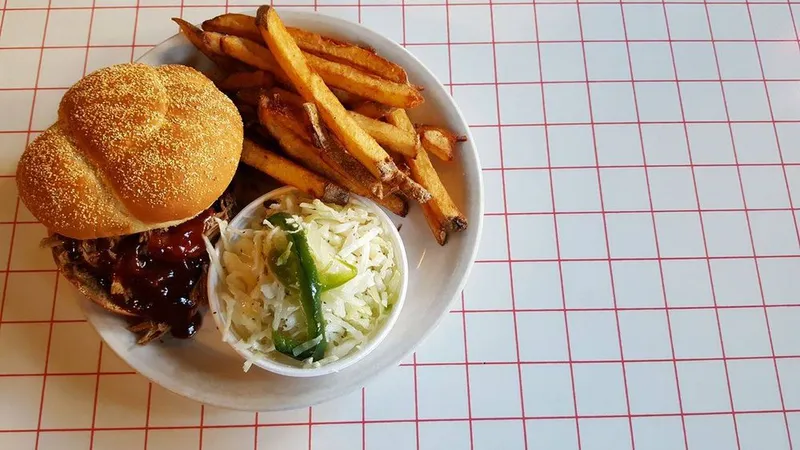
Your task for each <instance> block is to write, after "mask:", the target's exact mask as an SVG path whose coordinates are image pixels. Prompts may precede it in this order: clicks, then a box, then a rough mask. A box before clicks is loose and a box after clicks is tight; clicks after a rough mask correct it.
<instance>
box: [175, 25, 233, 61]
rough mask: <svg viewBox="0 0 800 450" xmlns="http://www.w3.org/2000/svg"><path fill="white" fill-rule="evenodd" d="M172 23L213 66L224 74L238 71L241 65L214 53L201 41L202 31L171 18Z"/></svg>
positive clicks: (219, 53) (218, 53)
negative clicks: (176, 25)
mask: <svg viewBox="0 0 800 450" xmlns="http://www.w3.org/2000/svg"><path fill="white" fill-rule="evenodd" d="M172 21H173V22H175V23H176V24H178V28H180V31H181V33H182V34H183V35H184V36H186V39H188V40H189V42H191V43H192V45H194V46H195V48H197V50H199V51H200V52H201V53H202V54H204V55H206V57H207V58H208V59H210V60H211V61H212V62H213V63H214V64H216V65H217V67H219V68H220V69H222V70H223V71H225V72H236V71H238V70H240V67H241V64H239V62H238V61H236V60H235V59H233V58H230V57H227V56H225V55H224V54H222V53H221V52H215V51H214V49H212V48H210V47H209V46H208V45H207V44H206V43H205V42H204V40H203V30H201V29H199V28H197V27H196V26H194V25H192V24H191V23H189V22H187V21H185V20H183V19H180V18H178V17H173V18H172Z"/></svg>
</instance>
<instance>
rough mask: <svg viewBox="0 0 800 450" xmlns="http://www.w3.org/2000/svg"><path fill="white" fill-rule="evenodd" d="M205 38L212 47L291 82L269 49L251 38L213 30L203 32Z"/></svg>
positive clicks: (286, 81) (283, 81) (277, 77)
mask: <svg viewBox="0 0 800 450" xmlns="http://www.w3.org/2000/svg"><path fill="white" fill-rule="evenodd" d="M203 40H204V41H205V42H206V44H207V45H208V46H209V47H210V48H212V49H215V50H216V49H218V51H219V52H222V54H224V55H227V56H229V57H231V58H234V59H237V60H239V61H241V62H243V63H245V64H247V65H249V66H252V67H255V68H257V69H261V70H266V71H268V72H271V73H272V74H273V75H274V77H275V79H276V80H277V81H279V82H281V83H284V84H290V83H291V82H290V81H289V79H288V78H287V77H286V74H285V73H283V70H281V68H280V66H279V65H278V62H277V61H275V58H274V57H273V56H272V53H270V51H269V49H267V48H266V47H264V46H263V45H261V44H258V43H256V42H253V41H251V40H249V39H244V38H240V37H237V36H228V35H225V34H220V33H215V32H212V31H205V32H203Z"/></svg>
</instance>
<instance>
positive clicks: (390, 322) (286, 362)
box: [207, 186, 408, 377]
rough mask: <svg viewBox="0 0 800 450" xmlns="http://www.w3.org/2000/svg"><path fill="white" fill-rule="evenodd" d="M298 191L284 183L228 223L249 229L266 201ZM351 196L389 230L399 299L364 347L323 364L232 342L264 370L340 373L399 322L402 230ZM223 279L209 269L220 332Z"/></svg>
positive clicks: (404, 263) (404, 272)
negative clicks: (305, 364)
mask: <svg viewBox="0 0 800 450" xmlns="http://www.w3.org/2000/svg"><path fill="white" fill-rule="evenodd" d="M296 191H297V190H296V189H295V188H293V187H291V186H284V187H281V188H278V189H275V190H273V191H270V192H268V193H266V194H264V195H262V196H261V197H259V198H257V199H256V200H254V201H253V202H252V203H250V204H249V205H247V206H246V207H245V208H244V209H242V210H241V211H240V212H239V214H237V215H236V217H234V218H233V219H231V221H230V223H229V225H228V226H229V227H231V228H233V229H243V228H247V227H248V226H249V224H250V223H251V222H252V221H253V219H255V218H256V217H258V216H260V215H261V214H262V213H263V211H264V202H266V201H268V200H271V199H274V198H278V197H281V196H283V195H285V194H288V193H291V192H296ZM351 198H352V201H356V202H360V203H361V204H363V205H365V206H366V207H368V208H369V209H371V210H372V212H373V213H375V215H376V216H377V217H378V219H379V221H380V222H381V224H382V225H383V226H384V228H385V229H386V231H387V232H388V236H389V240H391V242H392V244H393V245H394V254H395V257H396V258H397V266H398V268H399V270H400V275H401V283H400V292H399V293H398V295H397V300H396V301H395V303H394V305H393V306H392V310H391V312H390V313H389V315H388V316H387V317H386V318H385V319H384V321H383V323H382V324H381V325H380V327H379V328H377V329H375V330H373V331H372V333H371V335H370V337H369V338H368V341H367V343H366V344H365V345H363V346H362V347H361V348H358V349H355V350H353V351H351V352H350V353H349V354H348V355H347V356H345V357H343V358H341V359H339V360H337V361H334V362H331V363H328V364H326V365H323V366H320V367H311V368H305V367H303V366H302V363H301V362H300V361H295V360H293V359H292V358H289V357H288V356H283V355H280V356H279V357H275V358H272V357H270V356H266V355H262V354H255V353H254V352H252V351H251V350H249V349H246V348H242V347H239V346H235V345H233V344H231V343H229V344H230V346H231V348H233V349H234V350H235V351H236V352H237V353H238V354H239V355H241V356H242V357H243V358H245V360H252V361H253V365H255V366H258V367H260V368H262V369H264V370H267V371H270V372H273V373H276V374H279V375H285V376H289V377H314V376H320V375H327V374H330V373H335V372H339V371H341V370H344V369H345V368H347V367H350V366H352V365H353V364H356V363H357V362H358V361H360V360H361V359H362V358H364V357H365V356H367V355H368V354H369V353H370V352H372V351H373V350H374V349H375V348H377V347H378V346H379V345H380V344H381V342H382V341H383V340H384V338H385V337H386V336H387V335H388V334H389V332H390V331H391V329H392V327H393V326H394V324H395V322H396V321H397V318H398V316H399V315H400V311H401V310H402V308H403V303H405V298H406V291H407V288H408V260H407V257H406V251H405V247H404V246H403V241H402V238H401V237H400V233H398V231H397V228H396V227H395V226H394V224H393V223H392V221H391V219H390V218H389V216H387V215H386V213H385V212H384V211H383V209H381V208H380V207H379V206H378V205H377V204H376V203H375V202H373V201H371V200H369V199H365V198H362V197H358V196H352V195H351ZM220 247H221V244H220V243H219V242H218V243H217V246H216V250H217V254H219V252H220ZM222 282H223V280H222V279H221V278H220V274H219V272H218V271H217V270H211V271H209V275H208V283H207V286H208V302H209V307H210V309H211V311H212V316H213V317H214V322H215V324H216V326H217V329H218V330H220V331H221V330H222V329H223V327H224V323H225V321H226V317H225V308H223V307H221V302H220V298H219V288H220V283H222Z"/></svg>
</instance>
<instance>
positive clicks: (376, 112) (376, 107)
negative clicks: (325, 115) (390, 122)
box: [351, 100, 392, 120]
mask: <svg viewBox="0 0 800 450" xmlns="http://www.w3.org/2000/svg"><path fill="white" fill-rule="evenodd" d="M351 109H352V110H353V111H355V112H357V113H359V114H361V115H362V116H366V117H369V118H370V119H375V120H381V119H383V118H384V117H386V115H387V114H389V112H391V110H392V107H391V106H386V105H382V104H380V103H378V102H373V101H372V100H365V101H363V102H359V103H356V104H355V105H353V106H352V108H351Z"/></svg>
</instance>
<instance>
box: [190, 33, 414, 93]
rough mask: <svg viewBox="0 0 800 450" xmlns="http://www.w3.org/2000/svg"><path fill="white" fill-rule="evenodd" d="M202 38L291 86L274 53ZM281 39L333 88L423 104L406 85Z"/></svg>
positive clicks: (227, 38) (216, 36)
mask: <svg viewBox="0 0 800 450" xmlns="http://www.w3.org/2000/svg"><path fill="white" fill-rule="evenodd" d="M283 29H284V30H285V29H286V28H285V27H284V28H283ZM203 37H204V40H205V42H206V43H207V45H208V46H209V47H210V48H212V49H217V48H218V49H219V50H221V51H222V52H223V53H224V54H226V55H228V56H231V57H233V58H236V59H238V60H239V61H242V62H243V63H245V64H248V65H250V66H253V67H256V68H258V69H261V70H267V71H270V72H272V73H274V74H275V78H276V80H278V81H279V82H281V83H284V84H293V82H292V81H291V80H290V78H287V75H286V74H285V73H284V71H283V70H282V69H281V67H282V66H280V65H279V64H278V62H277V61H276V58H275V55H274V52H271V51H270V50H271V48H267V47H264V46H263V45H261V44H259V43H258V42H256V41H252V40H250V39H246V38H243V37H239V36H232V35H225V34H220V33H216V32H213V31H205V32H203ZM283 37H284V38H285V39H286V40H285V41H284V42H291V43H292V44H293V45H294V47H295V48H297V49H298V52H297V53H298V54H297V59H304V61H303V63H304V64H305V65H306V66H308V67H309V68H310V69H311V70H313V71H314V72H317V74H319V76H320V77H321V78H322V80H323V81H324V82H325V83H326V84H328V85H330V86H331V87H333V88H338V89H340V90H343V91H346V92H349V93H352V94H356V95H358V96H359V97H363V98H366V99H369V100H375V101H377V102H380V103H384V104H387V105H390V106H397V107H400V108H412V107H414V106H417V105H419V104H421V103H422V102H423V98H422V94H420V92H419V91H417V90H416V89H415V88H414V87H413V86H411V85H409V84H403V83H395V82H392V81H388V80H384V79H381V78H378V77H375V76H373V75H370V74H368V73H366V72H362V71H360V70H358V69H355V68H353V67H349V66H347V65H344V64H341V63H337V62H333V61H328V60H327V59H323V58H320V57H318V56H315V55H312V54H310V53H303V52H302V51H300V49H299V48H298V47H297V44H295V43H294V40H292V38H291V36H288V34H287V35H284V36H283Z"/></svg>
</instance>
